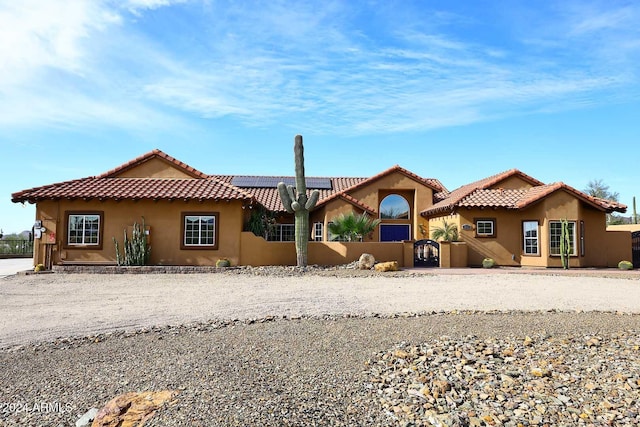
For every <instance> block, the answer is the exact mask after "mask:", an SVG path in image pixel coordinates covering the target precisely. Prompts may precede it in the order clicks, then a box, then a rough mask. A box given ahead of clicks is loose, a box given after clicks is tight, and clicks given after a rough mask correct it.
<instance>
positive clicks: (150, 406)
mask: <svg viewBox="0 0 640 427" xmlns="http://www.w3.org/2000/svg"><path fill="white" fill-rule="evenodd" d="M177 394H178V392H177V391H173V390H163V391H158V392H152V391H146V392H129V393H125V394H121V395H120V396H117V397H115V398H113V399H112V400H110V401H109V402H108V403H107V404H106V405H105V406H104V407H103V408H102V409H100V410H99V411H98V413H97V414H96V416H95V419H94V420H93V424H91V426H92V427H142V426H143V425H144V423H145V422H146V421H148V420H149V419H150V418H151V417H152V416H153V414H155V412H156V411H157V410H158V408H160V407H161V406H162V405H164V404H165V403H166V402H169V401H171V400H172V399H173V398H174V397H175V396H176V395H177Z"/></svg>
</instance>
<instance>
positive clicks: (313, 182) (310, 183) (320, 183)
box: [231, 176, 333, 190]
mask: <svg viewBox="0 0 640 427" xmlns="http://www.w3.org/2000/svg"><path fill="white" fill-rule="evenodd" d="M279 182H284V183H285V184H287V185H293V186H294V187H295V185H296V179H295V178H294V177H292V176H234V177H233V178H232V179H231V185H235V186H236V187H240V188H276V187H278V183H279ZM305 183H306V185H307V188H309V189H314V190H331V189H332V188H333V187H332V185H331V179H330V178H306V179H305Z"/></svg>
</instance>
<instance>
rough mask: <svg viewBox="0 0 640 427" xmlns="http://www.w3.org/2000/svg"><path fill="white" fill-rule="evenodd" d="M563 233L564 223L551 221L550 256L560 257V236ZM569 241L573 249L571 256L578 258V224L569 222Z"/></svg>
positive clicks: (571, 249)
mask: <svg viewBox="0 0 640 427" xmlns="http://www.w3.org/2000/svg"><path fill="white" fill-rule="evenodd" d="M561 233H562V223H561V222H560V221H549V254H550V255H560V235H561ZM569 241H570V242H571V247H570V248H569V254H570V255H571V256H576V255H577V254H576V223H575V222H573V221H569Z"/></svg>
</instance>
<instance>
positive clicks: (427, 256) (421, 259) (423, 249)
mask: <svg viewBox="0 0 640 427" xmlns="http://www.w3.org/2000/svg"><path fill="white" fill-rule="evenodd" d="M413 266H414V267H440V243H438V242H436V241H435V240H431V239H423V240H418V241H417V242H415V243H414V244H413Z"/></svg>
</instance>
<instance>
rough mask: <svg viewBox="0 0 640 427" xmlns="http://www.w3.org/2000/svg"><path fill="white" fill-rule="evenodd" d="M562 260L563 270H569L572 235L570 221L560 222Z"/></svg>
mask: <svg viewBox="0 0 640 427" xmlns="http://www.w3.org/2000/svg"><path fill="white" fill-rule="evenodd" d="M560 224H561V229H560V260H561V261H562V268H564V269H565V270H568V269H569V258H570V257H571V251H572V250H571V235H570V234H569V221H567V220H566V219H563V220H560Z"/></svg>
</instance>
